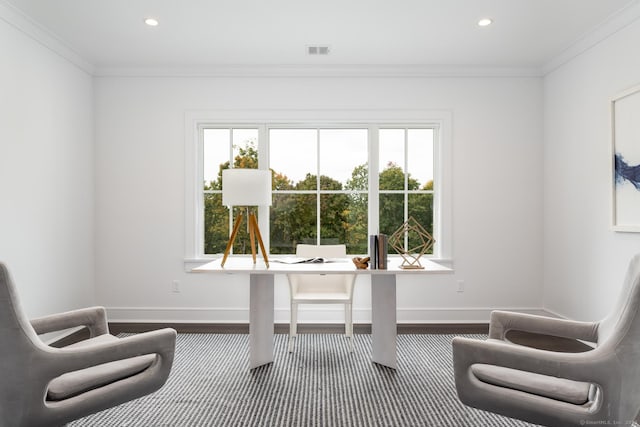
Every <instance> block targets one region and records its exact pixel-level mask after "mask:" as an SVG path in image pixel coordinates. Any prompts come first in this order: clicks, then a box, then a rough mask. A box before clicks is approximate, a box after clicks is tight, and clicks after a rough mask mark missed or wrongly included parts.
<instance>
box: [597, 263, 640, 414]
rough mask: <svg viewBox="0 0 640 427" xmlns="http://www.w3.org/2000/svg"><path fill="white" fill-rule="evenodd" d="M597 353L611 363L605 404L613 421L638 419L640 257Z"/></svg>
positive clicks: (601, 332)
mask: <svg viewBox="0 0 640 427" xmlns="http://www.w3.org/2000/svg"><path fill="white" fill-rule="evenodd" d="M597 350H599V351H601V357H602V358H603V359H604V358H607V359H608V360H609V363H608V367H607V375H608V377H609V378H611V387H610V389H611V391H610V393H609V396H608V397H609V399H607V400H608V402H605V404H607V405H608V406H609V411H610V412H609V414H610V415H611V419H614V420H631V419H633V418H635V416H636V415H637V413H638V411H639V410H640V254H638V255H636V256H635V257H633V258H632V259H631V262H630V263H629V268H628V269H627V274H626V276H625V279H624V284H623V287H622V290H621V292H620V296H619V297H618V302H617V304H616V306H615V308H614V310H613V311H612V312H611V314H609V316H607V317H606V318H605V319H603V320H602V321H601V322H600V323H599V324H598V348H597ZM612 394H613V395H614V396H612ZM615 394H617V397H616V396H615Z"/></svg>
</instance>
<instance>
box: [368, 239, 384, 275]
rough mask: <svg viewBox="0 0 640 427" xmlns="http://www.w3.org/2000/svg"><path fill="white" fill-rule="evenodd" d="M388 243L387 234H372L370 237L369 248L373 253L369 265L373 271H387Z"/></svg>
mask: <svg viewBox="0 0 640 427" xmlns="http://www.w3.org/2000/svg"><path fill="white" fill-rule="evenodd" d="M387 241H388V237H387V235H386V234H372V235H371V236H369V248H370V251H371V255H369V258H370V260H369V263H370V265H371V269H372V270H386V269H387V255H388V254H387Z"/></svg>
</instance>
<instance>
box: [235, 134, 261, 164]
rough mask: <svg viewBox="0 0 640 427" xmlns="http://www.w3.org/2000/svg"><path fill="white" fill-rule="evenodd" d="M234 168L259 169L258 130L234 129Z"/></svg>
mask: <svg viewBox="0 0 640 427" xmlns="http://www.w3.org/2000/svg"><path fill="white" fill-rule="evenodd" d="M233 167H234V168H245V169H258V129H233Z"/></svg>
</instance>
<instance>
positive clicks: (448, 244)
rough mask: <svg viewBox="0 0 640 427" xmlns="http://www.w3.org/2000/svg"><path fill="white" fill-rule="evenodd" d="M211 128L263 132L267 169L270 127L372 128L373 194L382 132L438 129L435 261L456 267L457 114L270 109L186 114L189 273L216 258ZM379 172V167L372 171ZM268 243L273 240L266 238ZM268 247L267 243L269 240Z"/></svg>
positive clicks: (263, 224) (373, 202)
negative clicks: (210, 247)
mask: <svg viewBox="0 0 640 427" xmlns="http://www.w3.org/2000/svg"><path fill="white" fill-rule="evenodd" d="M207 126H214V127H215V126H218V127H252V128H258V166H259V168H260V169H267V165H268V164H269V158H268V156H269V147H268V146H265V144H267V141H268V138H267V132H268V129H269V128H283V127H284V128H286V127H292V128H293V127H296V128H304V127H310V128H351V127H355V128H361V129H363V128H368V130H369V143H370V146H369V150H368V152H369V159H368V160H369V194H370V195H371V194H378V191H379V185H378V174H377V173H376V172H377V169H378V166H379V158H378V129H380V128H384V129H388V128H392V127H399V128H423V127H431V128H433V129H434V177H433V178H434V189H433V190H434V198H433V204H434V205H433V215H434V217H433V235H434V237H435V239H436V242H437V247H436V253H434V254H433V257H432V259H433V260H434V261H437V262H441V263H444V264H445V265H452V263H453V261H452V258H453V256H452V254H453V252H452V249H453V248H452V240H453V224H452V219H453V215H452V204H453V203H452V202H453V199H452V190H453V189H452V152H453V151H452V115H451V112H449V111H446V110H319V111H310V110H291V111H289V110H265V111H232V110H217V111H202V112H196V111H188V112H186V113H185V157H184V160H185V171H184V172H185V193H184V194H185V211H184V213H185V216H184V218H185V227H184V245H185V248H184V250H185V256H184V265H185V270H186V271H191V268H193V267H195V266H197V265H200V264H202V263H204V262H208V261H211V260H212V259H215V258H216V257H217V256H215V255H204V254H203V253H202V252H203V248H204V243H203V240H204V234H203V208H202V200H203V197H202V195H203V188H202V187H203V186H202V183H203V181H204V177H203V168H202V161H201V159H202V156H203V144H202V143H201V138H200V134H201V132H202V129H203V128H206V127H207ZM373 168H375V169H373ZM259 209H260V210H259V212H258V214H259V222H260V224H259V226H260V229H261V230H263V234H264V235H267V236H268V235H269V221H268V211H267V210H268V207H260V208H259ZM378 211H379V206H378V198H377V197H369V218H368V222H369V234H375V233H377V230H373V229H372V227H375V224H378V220H379V218H378V215H379V213H378ZM267 240H269V239H267ZM265 243H266V246H267V251H268V250H269V249H268V244H269V243H268V242H265Z"/></svg>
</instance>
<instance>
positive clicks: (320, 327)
mask: <svg viewBox="0 0 640 427" xmlns="http://www.w3.org/2000/svg"><path fill="white" fill-rule="evenodd" d="M161 328H173V329H175V330H176V331H177V332H178V333H196V334H248V333H249V324H248V323H172V322H109V331H110V332H111V333H112V334H114V335H116V334H119V333H140V332H147V331H152V330H155V329H161ZM353 331H354V333H356V334H370V333H371V324H369V323H357V324H354V325H353ZM397 331H398V334H486V333H487V332H488V331H489V324H488V323H438V324H436V323H402V324H398V326H397ZM274 333H276V334H288V333H289V324H288V323H276V324H275V325H274ZM298 333H301V334H313V333H325V334H326V333H329V334H330V333H336V334H342V333H344V325H342V324H336V323H303V324H299V325H298Z"/></svg>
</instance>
